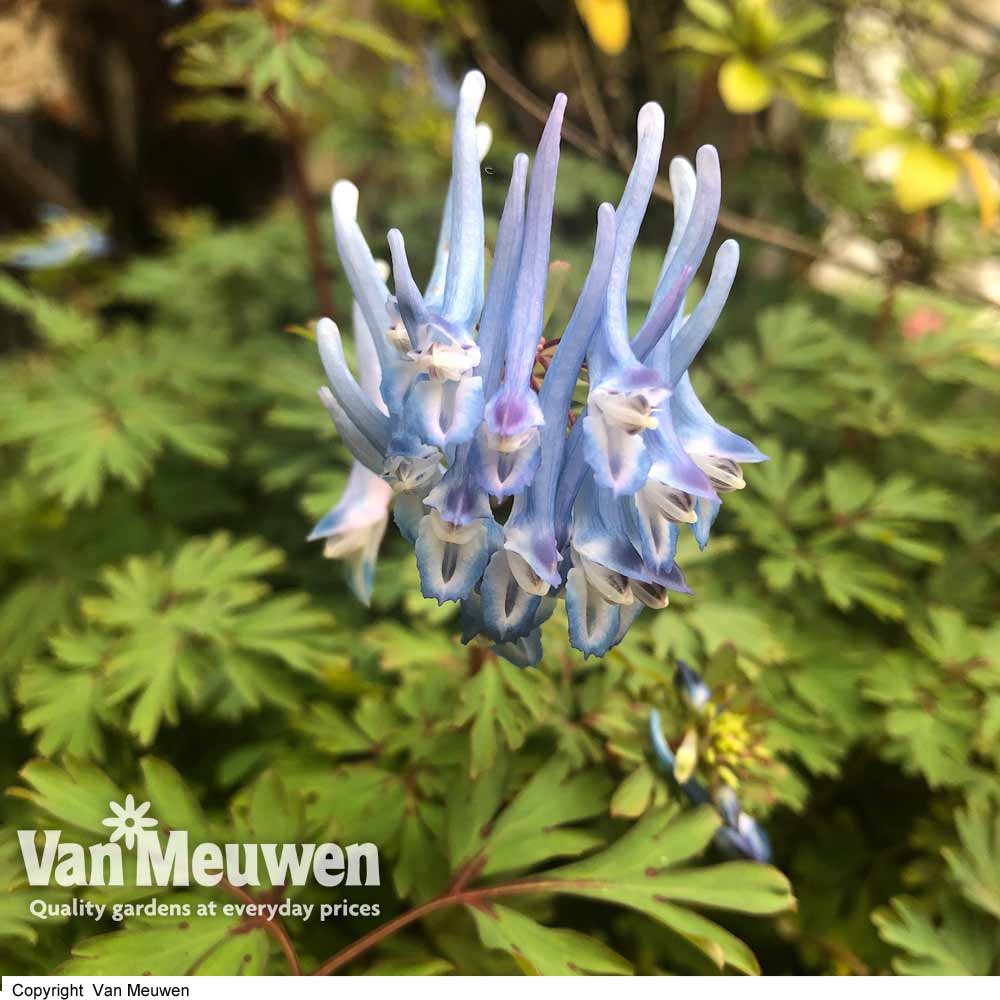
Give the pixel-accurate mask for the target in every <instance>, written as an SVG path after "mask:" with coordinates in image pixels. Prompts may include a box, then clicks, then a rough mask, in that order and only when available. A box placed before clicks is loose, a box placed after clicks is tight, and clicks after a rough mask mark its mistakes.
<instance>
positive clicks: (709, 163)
mask: <svg viewBox="0 0 1000 1000" xmlns="http://www.w3.org/2000/svg"><path fill="white" fill-rule="evenodd" d="M695 163H697V164H698V169H699V170H704V169H705V168H706V167H714V168H715V169H716V170H718V168H719V151H718V150H717V149H716V148H715V146H710V145H705V146H701V147H700V148H699V150H698V153H697V155H696V156H695Z"/></svg>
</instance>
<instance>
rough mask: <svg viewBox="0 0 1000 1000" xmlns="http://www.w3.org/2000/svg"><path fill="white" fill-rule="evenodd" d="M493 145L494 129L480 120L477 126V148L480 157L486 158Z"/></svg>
mask: <svg viewBox="0 0 1000 1000" xmlns="http://www.w3.org/2000/svg"><path fill="white" fill-rule="evenodd" d="M492 145H493V129H491V128H490V127H489V125H487V124H486V123H485V122H480V123H479V124H478V125H477V126H476V149H477V150H478V151H479V159H480V160H482V159H484V158H485V156H486V154H487V153H488V152H489V151H490V146H492Z"/></svg>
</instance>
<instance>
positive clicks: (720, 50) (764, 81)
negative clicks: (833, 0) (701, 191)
mask: <svg viewBox="0 0 1000 1000" xmlns="http://www.w3.org/2000/svg"><path fill="white" fill-rule="evenodd" d="M684 5H685V7H687V9H688V12H689V13H690V15H691V20H690V21H688V22H685V23H682V24H680V25H679V26H678V27H677V28H675V29H674V30H673V31H672V32H671V33H670V34H669V35H668V37H667V44H668V46H669V47H670V48H677V49H687V50H690V51H692V52H695V53H698V55H700V56H702V57H705V58H707V59H709V60H712V61H715V60H721V65H719V93H720V94H721V96H722V100H723V101H724V102H725V104H726V107H727V108H728V109H729V110H730V111H733V112H736V113H737V114H750V113H753V112H755V111H760V110H761V109H762V108H765V107H767V105H769V104H770V103H771V101H772V100H774V98H775V97H776V96H778V95H782V96H785V97H790V98H792V99H793V100H796V101H798V102H800V103H804V102H806V100H807V99H808V98H809V97H810V96H811V93H810V91H811V86H812V85H813V84H814V81H815V80H821V79H823V78H824V77H825V76H826V60H825V59H823V57H822V56H821V55H820V54H819V53H817V52H815V51H813V50H811V49H808V48H804V47H802V43H803V42H807V41H809V40H810V36H812V35H815V34H816V33H817V32H818V31H820V30H821V29H822V28H824V27H826V25H827V24H828V23H829V21H830V18H829V15H828V14H827V13H826V12H825V11H822V10H817V9H816V8H811V9H807V10H803V9H801V5H799V9H796V10H794V11H793V12H792V13H791V14H790V15H789V13H788V12H787V11H780V12H779V10H777V9H776V6H775V5H774V4H772V3H771V0H684Z"/></svg>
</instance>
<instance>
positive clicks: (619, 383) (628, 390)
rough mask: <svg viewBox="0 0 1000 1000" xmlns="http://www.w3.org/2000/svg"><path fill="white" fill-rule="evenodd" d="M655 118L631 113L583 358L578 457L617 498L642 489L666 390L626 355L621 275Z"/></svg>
mask: <svg viewBox="0 0 1000 1000" xmlns="http://www.w3.org/2000/svg"><path fill="white" fill-rule="evenodd" d="M662 146H663V111H662V110H661V108H660V106H659V105H658V104H647V105H645V106H644V107H643V108H642V110H641V111H640V112H639V119H638V150H637V152H636V157H635V163H634V164H633V166H632V171H631V173H630V174H629V178H628V183H627V184H626V185H625V192H624V194H623V195H622V198H621V201H620V202H619V204H618V210H617V213H616V222H617V228H616V234H615V255H614V261H613V263H612V267H611V276H610V279H609V282H608V294H607V303H606V307H605V311H604V318H603V322H602V325H601V330H600V332H599V334H598V336H597V337H595V338H594V340H593V342H592V343H591V349H590V352H589V354H588V356H587V365H588V370H589V374H590V393H589V395H588V397H587V415H586V416H585V417H584V421H583V426H584V455H585V457H586V460H587V464H588V465H589V466H590V468H591V469H592V470H593V472H594V476H595V478H596V479H597V481H598V483H600V485H602V486H606V487H608V488H609V489H612V490H614V492H615V493H616V494H617V495H629V494H632V493H634V492H635V491H636V490H637V489H638V488H639V487H640V486H641V485H642V483H643V482H644V481H645V479H646V476H647V474H648V472H649V466H650V458H649V454H648V451H647V449H646V444H645V441H644V436H643V432H644V431H646V430H652V429H655V428H656V426H657V422H658V421H657V416H656V411H657V409H658V407H659V406H660V404H661V403H662V402H663V400H664V399H665V398H666V396H667V387H666V385H665V384H664V382H663V380H662V379H661V378H660V377H659V376H658V375H657V373H656V372H654V371H653V370H652V369H650V368H647V367H646V366H644V365H643V364H641V363H640V361H639V360H638V358H636V356H635V354H634V353H633V351H632V344H631V341H630V339H629V327H628V306H627V294H628V274H629V263H630V260H631V256H632V249H633V247H634V246H635V241H636V238H637V237H638V234H639V226H640V224H641V222H642V218H643V216H644V215H645V212H646V206H647V205H648V204H649V197H650V195H651V193H652V190H653V184H654V182H655V180H656V173H657V170H658V168H659V162H660V150H661V148H662Z"/></svg>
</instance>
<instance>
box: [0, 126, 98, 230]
mask: <svg viewBox="0 0 1000 1000" xmlns="http://www.w3.org/2000/svg"><path fill="white" fill-rule="evenodd" d="M0 161H2V162H3V165H4V169H5V170H6V171H7V172H8V173H9V174H10V175H11V176H12V177H13V178H14V179H15V180H16V181H17V182H19V183H20V184H21V186H22V187H23V188H25V189H27V190H28V191H29V192H30V193H31V194H33V195H34V196H35V198H36V199H37V200H38V201H41V202H51V203H52V204H54V205H61V206H62V207H63V208H66V209H69V210H70V211H74V212H78V211H80V203H79V201H77V198H76V195H74V194H73V192H72V191H71V190H70V189H69V188H68V187H67V186H66V185H65V184H64V183H63V182H62V180H61V179H60V178H59V177H58V176H57V175H56V174H54V173H53V172H52V171H51V170H49V168H48V167H46V166H45V165H44V164H42V163H39V162H38V160H36V159H35V158H34V157H33V156H32V155H31V154H30V153H29V152H28V151H27V150H26V149H25V148H24V145H23V144H21V143H18V142H17V141H16V140H15V139H14V137H13V136H12V135H11V134H10V133H9V132H8V131H7V129H6V128H4V127H3V126H2V125H0Z"/></svg>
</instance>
